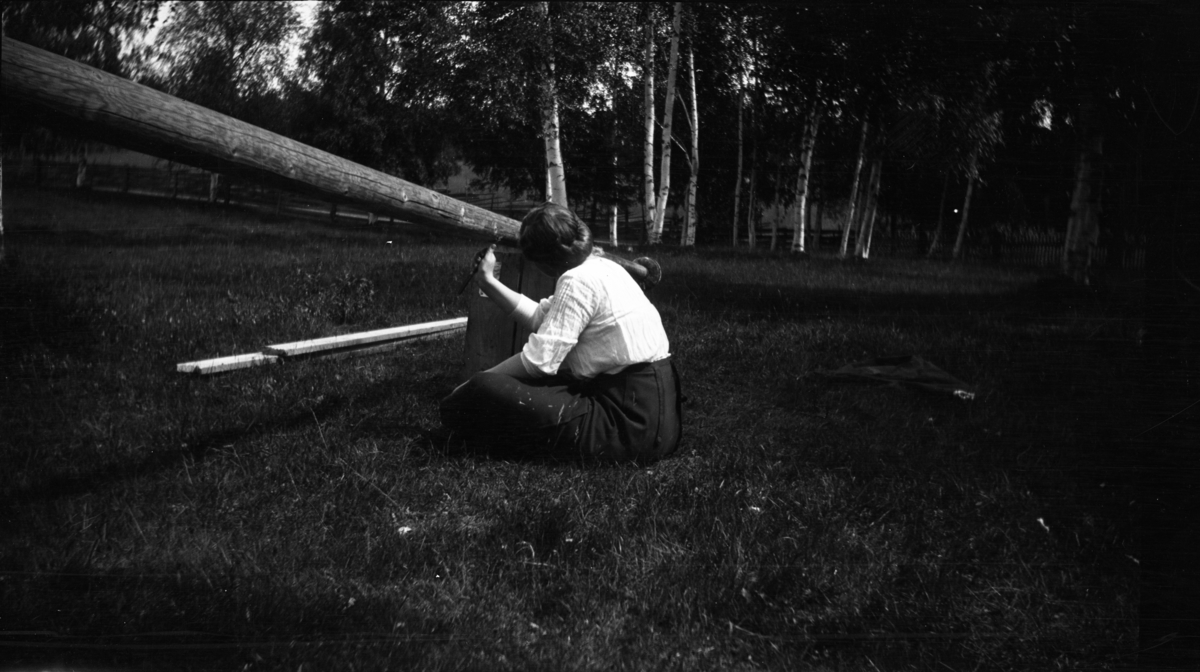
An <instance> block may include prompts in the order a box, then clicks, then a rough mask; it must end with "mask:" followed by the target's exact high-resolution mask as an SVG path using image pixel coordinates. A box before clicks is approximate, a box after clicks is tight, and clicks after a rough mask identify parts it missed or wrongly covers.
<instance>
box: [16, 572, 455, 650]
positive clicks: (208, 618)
mask: <svg viewBox="0 0 1200 672" xmlns="http://www.w3.org/2000/svg"><path fill="white" fill-rule="evenodd" d="M11 588H12V590H10V591H8V594H7V597H6V602H5V604H4V606H2V607H0V618H3V619H4V621H5V622H11V623H17V622H21V623H24V624H25V626H26V628H25V631H22V632H20V633H14V634H6V635H5V636H4V637H3V638H2V639H0V644H2V645H3V647H4V651H5V659H6V660H8V661H9V664H18V665H21V664H28V665H45V664H47V663H53V664H55V665H57V666H60V667H64V666H74V665H89V666H90V665H105V666H117V667H119V668H120V669H142V670H157V669H177V670H190V669H196V670H210V669H241V668H242V667H243V665H247V666H253V665H254V664H255V661H256V660H258V661H261V660H263V658H264V657H265V658H267V659H270V660H271V661H272V664H273V665H278V666H281V669H296V668H297V666H300V667H304V666H306V665H307V666H310V667H311V666H312V665H314V664H316V666H317V668H322V667H323V666H322V665H321V664H320V661H322V660H324V661H325V663H326V664H331V665H330V668H329V669H335V668H337V667H340V666H339V665H336V664H334V663H336V662H339V661H342V660H344V659H345V657H346V656H347V655H354V654H353V653H351V652H352V651H354V650H355V649H357V650H358V651H359V654H358V655H364V654H365V655H364V657H368V658H371V659H373V661H375V662H379V661H381V660H386V661H387V662H388V663H389V664H392V665H397V666H399V667H400V668H409V667H410V666H411V665H413V664H416V663H419V662H420V661H421V660H422V659H424V658H425V657H427V656H428V655H429V653H430V650H431V649H436V648H438V647H444V646H453V645H454V642H455V640H463V639H464V638H466V637H468V636H469V633H464V632H461V628H462V626H461V625H460V624H456V623H453V622H451V621H450V620H447V619H444V618H435V617H432V616H430V615H429V614H428V613H426V611H425V610H424V609H423V608H422V605H417V604H413V605H407V606H406V605H403V604H401V605H397V604H396V603H395V602H394V600H392V599H390V597H379V596H368V595H357V596H355V597H353V598H348V597H347V596H345V595H344V594H341V593H342V592H344V591H338V590H337V589H335V588H333V587H332V586H321V585H317V586H314V585H311V584H310V585H285V584H281V583H280V581H279V579H278V578H277V577H269V576H259V577H255V576H244V575H242V576H218V575H195V574H186V575H185V574H179V573H172V572H169V571H168V572H163V571H162V569H161V568H153V569H149V571H137V570H121V571H113V572H108V573H103V574H97V573H86V572H83V571H80V572H64V573H39V574H37V575H36V576H33V577H27V578H26V579H25V580H23V581H21V582H20V583H19V584H18V585H15V586H11ZM128 605H137V606H138V607H139V609H140V610H141V611H142V617H141V619H140V620H139V623H140V624H142V625H141V626H140V627H137V626H135V627H134V628H130V627H125V628H118V629H117V630H116V631H115V632H114V631H111V630H109V632H108V633H107V634H104V635H91V636H89V635H74V634H71V633H81V632H88V631H93V630H95V629H96V622H97V621H104V620H107V619H116V620H117V621H118V622H122V621H124V615H123V614H124V609H126V608H129V606H128ZM199 605H202V606H199ZM198 606H199V608H197V607H198ZM468 618H469V616H468ZM43 620H44V621H45V622H43ZM149 624H153V625H149ZM102 630H107V628H102ZM39 669H40V668H39Z"/></svg>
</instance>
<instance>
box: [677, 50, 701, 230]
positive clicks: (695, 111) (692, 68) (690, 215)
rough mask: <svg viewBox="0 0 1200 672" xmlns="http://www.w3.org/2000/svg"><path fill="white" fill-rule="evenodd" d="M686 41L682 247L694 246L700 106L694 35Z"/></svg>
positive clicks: (698, 168) (698, 165)
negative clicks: (687, 154) (687, 155)
mask: <svg viewBox="0 0 1200 672" xmlns="http://www.w3.org/2000/svg"><path fill="white" fill-rule="evenodd" d="M689 38H690V39H689V40H688V63H687V67H688V90H689V91H690V92H691V94H692V98H691V101H690V103H691V113H690V114H689V115H688V120H689V122H690V125H691V129H692V155H691V159H690V160H689V161H688V164H689V168H691V176H690V178H689V179H688V189H687V197H686V201H685V206H684V212H685V215H684V220H683V232H682V233H681V234H680V240H679V244H680V245H682V246H684V247H690V246H694V245H695V244H696V192H697V188H698V186H699V182H700V106H699V103H698V102H697V99H698V98H699V93H698V92H697V91H696V58H695V44H694V43H695V39H694V38H695V33H692V34H691V35H689Z"/></svg>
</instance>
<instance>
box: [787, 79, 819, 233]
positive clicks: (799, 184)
mask: <svg viewBox="0 0 1200 672" xmlns="http://www.w3.org/2000/svg"><path fill="white" fill-rule="evenodd" d="M820 123H821V103H820V100H819V99H816V98H815V97H814V99H813V101H812V102H811V103H810V109H809V113H808V118H807V120H806V121H805V124H804V136H803V141H802V143H801V147H800V167H799V168H798V169H797V171H796V197H795V200H794V202H793V204H792V217H791V220H792V252H805V251H806V250H805V247H804V242H805V241H804V234H805V231H806V230H807V228H808V221H807V219H808V183H809V176H810V175H811V174H812V157H813V149H814V147H815V146H816V144H817V129H818V128H819V126H820Z"/></svg>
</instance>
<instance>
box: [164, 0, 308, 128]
mask: <svg viewBox="0 0 1200 672" xmlns="http://www.w3.org/2000/svg"><path fill="white" fill-rule="evenodd" d="M299 30H300V17H299V15H298V14H297V13H296V10H295V8H293V7H292V5H291V3H286V2H252V1H243V2H212V1H206V2H179V3H175V4H174V5H172V7H171V15H170V18H169V19H168V21H167V22H166V24H165V25H164V26H163V29H162V33H161V34H160V35H159V41H160V44H161V52H162V54H163V58H164V60H165V63H166V73H165V75H164V77H163V81H162V85H163V86H164V88H165V89H166V90H167V91H168V92H170V93H171V94H173V95H176V96H179V97H180V98H183V99H184V100H189V101H191V102H194V103H196V104H198V105H203V106H204V107H207V108H210V109H213V110H216V111H218V112H224V113H226V114H229V115H232V116H235V117H238V118H241V119H244V120H246V121H249V122H251V123H254V124H256V125H259V126H264V127H267V128H271V129H273V130H274V129H278V128H279V127H280V126H279V123H278V122H279V114H278V112H279V111H280V106H279V104H278V101H279V98H280V92H281V91H282V89H283V86H284V82H285V81H286V79H287V77H288V59H287V56H288V55H287V50H288V41H289V40H291V39H292V38H293V37H295V36H296V35H297V33H298V32H299Z"/></svg>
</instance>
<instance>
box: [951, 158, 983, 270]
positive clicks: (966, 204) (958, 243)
mask: <svg viewBox="0 0 1200 672" xmlns="http://www.w3.org/2000/svg"><path fill="white" fill-rule="evenodd" d="M978 160H979V159H978V157H977V156H976V155H974V154H972V155H971V167H970V168H969V169H968V170H967V195H966V196H964V197H963V208H962V219H960V220H959V222H958V238H956V239H955V241H954V251H953V252H951V253H950V258H951V259H958V258H959V255H961V254H962V248H963V241H965V240H966V239H967V217H968V215H970V214H971V192H973V191H974V190H975V179H976V170H977V167H978Z"/></svg>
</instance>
